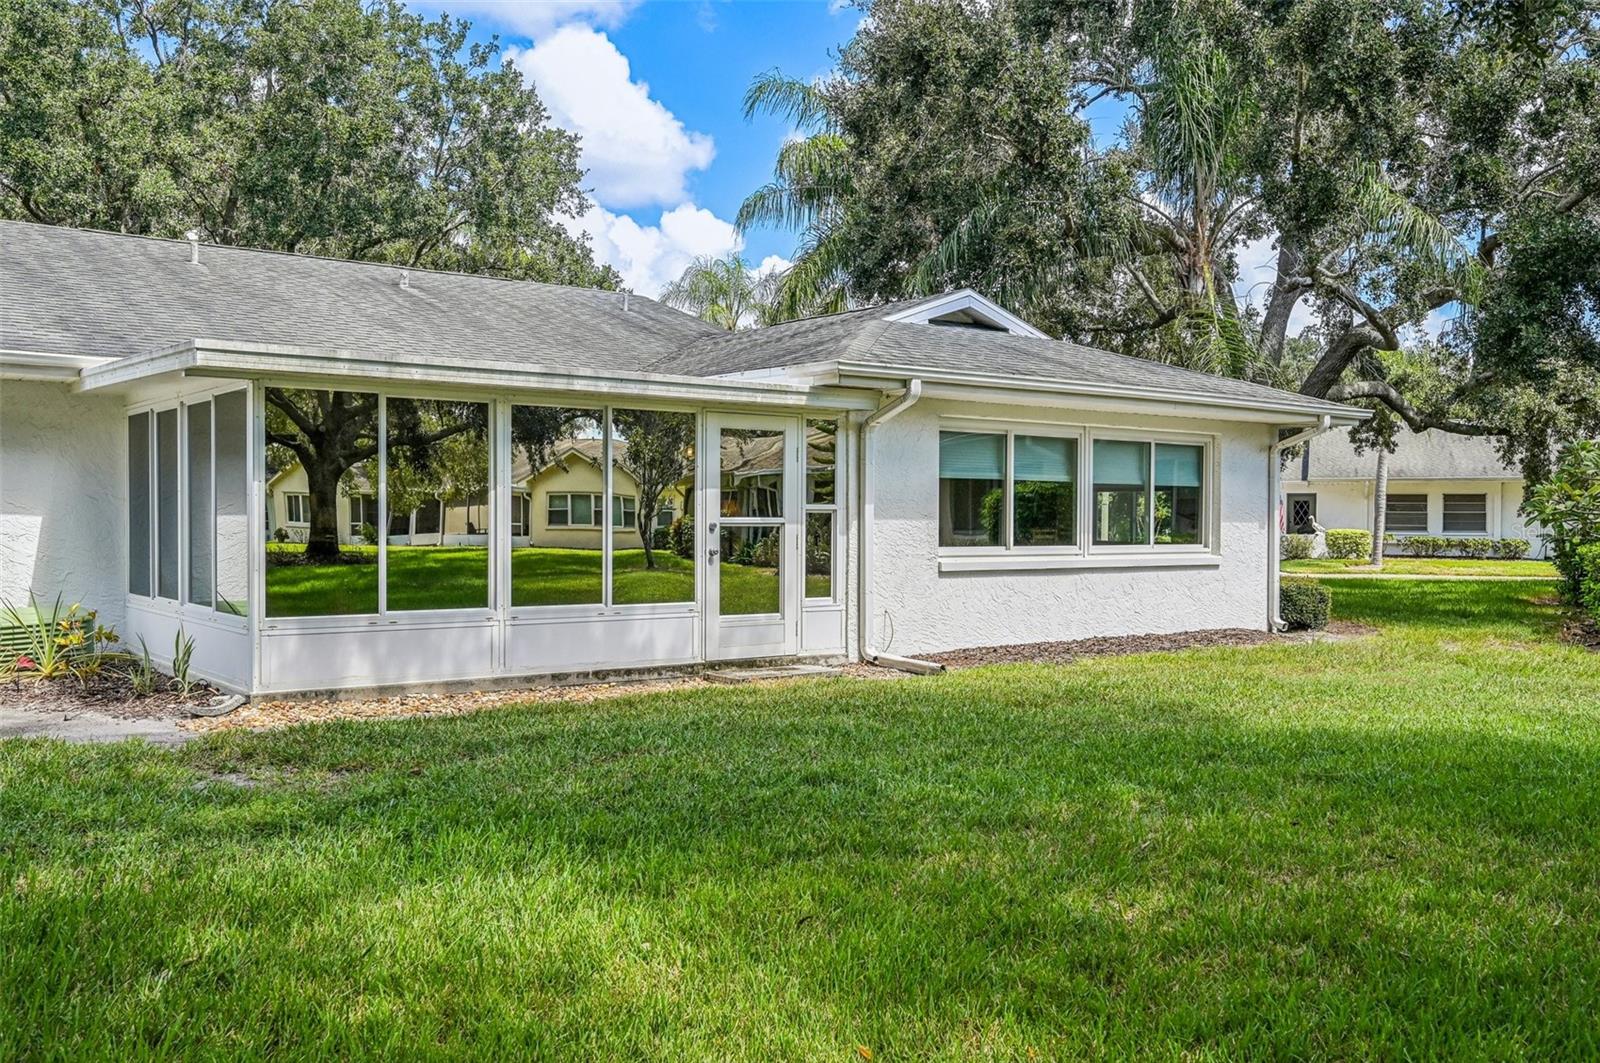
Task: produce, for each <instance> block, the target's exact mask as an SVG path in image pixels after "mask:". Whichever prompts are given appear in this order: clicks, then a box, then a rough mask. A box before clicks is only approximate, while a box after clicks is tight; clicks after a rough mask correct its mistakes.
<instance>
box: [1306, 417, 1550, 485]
mask: <svg viewBox="0 0 1600 1063" xmlns="http://www.w3.org/2000/svg"><path fill="white" fill-rule="evenodd" d="M1377 460H1378V459H1377V457H1376V455H1374V453H1373V452H1372V450H1371V449H1368V450H1367V451H1366V452H1365V453H1362V454H1357V453H1356V448H1355V445H1354V444H1352V443H1351V442H1350V434H1349V433H1348V432H1329V433H1327V434H1326V435H1320V436H1318V437H1317V438H1315V439H1313V440H1312V441H1311V446H1310V465H1311V479H1313V480H1370V479H1372V477H1373V475H1374V474H1375V473H1376V471H1377ZM1285 475H1287V476H1291V477H1295V478H1298V477H1299V476H1300V475H1301V465H1300V463H1298V462H1296V463H1292V464H1291V465H1290V466H1289V469H1288V470H1287V472H1286V474H1285ZM1389 479H1390V480H1520V479H1522V474H1521V473H1519V472H1518V471H1517V470H1515V469H1512V468H1509V467H1507V466H1506V464H1505V462H1503V461H1501V460H1500V456H1499V455H1498V454H1496V453H1495V443H1494V440H1493V439H1491V438H1488V437H1485V436H1461V435H1454V434H1452V433H1450V432H1439V431H1434V430H1429V431H1427V432H1412V431H1409V430H1406V429H1401V431H1400V432H1399V434H1398V435H1397V436H1396V437H1395V451H1394V455H1393V456H1392V457H1390V459H1389Z"/></svg>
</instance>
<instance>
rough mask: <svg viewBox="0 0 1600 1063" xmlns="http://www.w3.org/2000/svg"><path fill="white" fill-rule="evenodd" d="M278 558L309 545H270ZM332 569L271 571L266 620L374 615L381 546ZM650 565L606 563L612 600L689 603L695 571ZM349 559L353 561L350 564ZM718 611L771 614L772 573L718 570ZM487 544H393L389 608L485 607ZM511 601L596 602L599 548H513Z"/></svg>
mask: <svg viewBox="0 0 1600 1063" xmlns="http://www.w3.org/2000/svg"><path fill="white" fill-rule="evenodd" d="M269 550H270V551H271V552H272V554H273V555H275V556H278V557H294V556H297V555H299V554H302V553H304V550H305V548H304V547H302V546H294V545H281V544H274V545H272V546H271V547H269ZM345 557H346V563H344V564H338V565H296V564H273V565H268V566H267V615H268V616H330V615H353V614H360V613H375V612H377V610H378V550H377V547H374V546H358V547H346V548H345ZM655 560H656V567H655V568H654V569H647V568H645V563H644V551H643V550H618V551H616V553H615V555H614V556H613V559H612V567H613V578H614V579H615V582H616V588H615V594H614V595H613V600H614V601H615V602H616V603H618V604H621V605H637V604H641V603H647V602H692V601H694V565H693V563H692V562H690V561H687V560H685V559H683V558H680V557H678V556H676V555H674V554H672V553H670V552H668V551H664V550H657V551H656V552H655ZM351 562H355V563H351ZM721 570H722V574H721V579H722V597H723V611H724V612H726V613H761V612H777V610H778V604H777V586H778V585H777V580H776V579H775V578H774V575H773V571H772V570H771V569H762V568H756V567H754V566H749V565H734V564H724V565H722V566H721ZM488 571H489V554H488V550H487V548H486V547H481V546H480V547H470V546H467V547H455V546H391V547H389V608H390V609H464V608H465V609H470V608H474V607H482V606H483V605H485V604H486V603H487V601H488V596H489V591H488ZM511 581H512V586H511V601H512V604H513V605H519V606H522V605H575V604H578V605H581V604H593V603H598V602H599V601H600V600H601V598H600V592H601V572H600V552H599V551H598V550H559V549H551V548H544V547H529V548H522V549H517V550H513V551H512V552H511ZM806 593H807V594H808V595H811V596H826V595H827V593H828V580H827V577H826V576H807V577H806Z"/></svg>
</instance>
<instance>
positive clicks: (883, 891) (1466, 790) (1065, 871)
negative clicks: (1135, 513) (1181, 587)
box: [0, 580, 1600, 1060]
mask: <svg viewBox="0 0 1600 1063" xmlns="http://www.w3.org/2000/svg"><path fill="white" fill-rule="evenodd" d="M1333 590H1334V595H1335V598H1334V603H1335V610H1336V612H1337V613H1338V615H1339V616H1340V617H1342V618H1344V619H1347V620H1354V621H1359V622H1362V623H1366V624H1372V625H1377V626H1378V627H1379V628H1380V633H1379V634H1378V635H1376V636H1374V637H1371V638H1366V639H1357V640H1354V641H1340V642H1322V643H1314V644H1289V643H1285V644H1278V645H1273V646H1270V647H1262V648H1253V649H1240V648H1232V649H1212V650H1200V651H1191V652H1187V653H1183V654H1179V655H1167V656H1136V657H1122V658H1101V659H1095V660H1086V661H1081V662H1079V663H1077V664H1074V665H1071V666H1067V667H1039V666H1004V667H991V668H984V669H977V670H972V671H967V672H960V673H954V674H949V675H945V676H939V677H932V678H918V679H908V680H903V681H898V682H870V681H862V680H827V681H813V682H804V683H799V684H793V685H788V686H782V687H770V686H768V687H727V688H704V689H698V688H697V689H695V690H694V691H693V692H692V693H684V692H679V693H675V694H657V695H636V696H632V697H628V698H623V699H619V700H614V701H608V702H601V703H591V704H586V705H579V704H567V705H562V704H546V705H540V706H537V707H533V708H529V709H513V710H504V711H495V712H488V713H483V714H480V715H476V716H471V717H464V718H455V719H441V720H433V721H398V722H388V723H346V724H332V725H323V726H315V727H304V728H299V729H294V730H289V731H283V732H277V733H268V734H257V735H249V734H238V733H234V734H228V735H220V736H215V737H212V738H209V739H206V740H205V741H202V742H200V743H198V744H196V745H193V746H190V747H187V748H185V749H183V750H181V751H179V752H158V751H156V750H153V749H150V748H148V747H143V746H139V745H121V746H114V747H99V748H94V747H68V746H64V745H60V744H55V743H46V742H5V743H0V875H3V878H0V884H3V887H4V892H3V894H0V897H3V900H0V1057H11V1058H15V1057H67V1056H72V1057H79V1056H112V1055H115V1056H143V1055H160V1054H177V1053H190V1054H201V1053H209V1054H214V1055H224V1054H227V1055H233V1054H266V1053H268V1052H271V1053H274V1054H278V1055H288V1056H307V1055H317V1056H344V1057H356V1056H361V1057H371V1056H379V1055H407V1056H416V1055H428V1056H441V1057H443V1056H454V1055H468V1054H470V1055H476V1056H520V1055H528V1054H534V1055H547V1056H548V1055H562V1056H569V1057H581V1058H590V1059H637V1058H653V1059H674V1060H676V1059H682V1058H693V1059H716V1060H725V1059H760V1060H766V1059H800V1058H811V1059H824V1060H847V1059H858V1058H859V1057H858V1056H856V1055H855V1054H854V1053H855V1046H857V1045H862V1046H866V1047H867V1048H868V1049H870V1051H871V1052H872V1053H873V1056H874V1058H875V1059H877V1060H891V1059H928V1058H946V1059H966V1058H973V1057H988V1058H1002V1059H1016V1060H1024V1059H1030V1058H1034V1055H1033V1053H1037V1057H1038V1058H1041V1059H1059V1058H1071V1057H1082V1056H1093V1057H1111V1058H1119V1057H1126V1056H1129V1055H1146V1056H1156V1057H1161V1058H1178V1057H1197V1056H1198V1057H1210V1058H1234V1057H1258V1058H1263V1057H1271V1058H1307V1057H1322V1058H1328V1057H1332V1058H1352V1057H1366V1058H1373V1057H1379V1058H1405V1057H1413V1058H1415V1057H1430V1058H1460V1057H1468V1058H1585V1057H1593V1056H1594V1055H1595V1054H1596V1053H1597V1052H1600V1023H1597V1022H1596V1021H1595V1016H1596V1014H1600V948H1597V947H1596V934H1597V929H1596V928H1597V927H1600V786H1596V785H1595V780H1596V779H1597V778H1600V666H1597V660H1600V659H1597V658H1596V657H1595V656H1594V655H1593V654H1592V653H1588V652H1586V651H1583V650H1579V649H1576V648H1573V647H1569V646H1565V645H1562V644H1560V643H1558V642H1557V641H1556V626H1557V615H1556V613H1555V611H1554V610H1553V609H1552V608H1550V607H1548V606H1546V605H1542V604H1538V603H1539V601H1540V600H1541V599H1542V598H1543V597H1544V596H1546V595H1548V594H1549V593H1550V584H1548V583H1543V582H1516V583H1512V582H1498V583H1496V582H1482V583H1438V582H1431V583H1429V582H1411V583H1407V582H1404V581H1388V582H1383V581H1353V580H1352V581H1340V582H1339V583H1338V584H1337V585H1335V586H1334V588H1333ZM1179 677H1181V681H1179ZM240 779H242V780H244V781H246V782H248V783H249V785H248V786H241V785H237V783H236V782H235V781H233V780H240Z"/></svg>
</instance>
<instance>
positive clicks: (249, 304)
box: [0, 221, 1350, 413]
mask: <svg viewBox="0 0 1600 1063" xmlns="http://www.w3.org/2000/svg"><path fill="white" fill-rule="evenodd" d="M404 276H405V278H406V282H407V283H406V286H405V287H402V286H401V278H402V271H401V270H400V269H399V268H398V267H394V266H383V265H376V264H372V263H363V262H345V261H338V260H333V259H320V258H311V257H308V256H304V255H291V254H283V253H278V252H270V251H255V250H247V249H243V248H231V247H221V246H218V245H214V244H206V245H202V246H201V248H200V262H199V263H198V264H193V263H191V262H190V259H189V245H188V244H187V243H186V242H185V241H182V240H162V239H153V238H148V237H130V236H123V235H119V234H115V233H101V232H93V231H90V230H84V229H66V228H58V227H54V226H45V225H35V224H31V223H27V222H14V221H0V349H10V350H20V351H30V352H40V353H50V354H76V355H100V356H105V357H123V356H127V355H134V354H143V353H146V352H150V351H156V350H160V349H163V348H167V347H171V346H174V345H178V344H182V343H185V342H188V341H190V340H194V339H206V340H220V341H232V342H237V343H241V344H284V345H289V346H299V347H311V348H339V349H344V350H350V351H354V352H358V353H361V354H366V355H369V356H374V355H375V356H378V357H394V358H406V359H417V360H422V361H427V362H434V363H441V364H443V363H448V362H450V361H451V360H452V359H461V358H482V359H490V360H496V359H498V360H503V361H506V362H514V363H517V364H519V365H521V366H537V367H548V368H551V369H557V370H564V369H583V370H589V371H600V372H619V373H624V374H627V373H643V372H655V373H670V374H677V375H683V376H723V375H729V374H734V373H742V372H751V371H756V370H767V369H777V368H781V367H785V366H793V365H802V364H807V363H817V362H843V363H851V364H860V365H865V366H868V367H872V366H883V367H904V366H913V367H919V368H924V369H927V370H929V371H930V373H936V372H938V371H940V370H944V371H948V372H951V373H980V374H988V375H990V376H995V377H1007V378H1025V379H1029V380H1037V381H1041V382H1048V383H1053V384H1058V385H1063V386H1084V387H1088V388H1110V389H1118V388H1121V389H1144V390H1146V391H1155V392H1160V393H1164V394H1167V395H1171V396H1172V397H1174V398H1176V399H1182V398H1193V399H1199V400H1203V401H1205V400H1209V401H1212V402H1239V403H1245V404H1254V405H1267V406H1271V407H1273V408H1280V409H1287V410H1295V411H1304V412H1309V413H1326V412H1344V413H1348V412H1350V411H1349V408H1348V407H1340V406H1337V405H1334V404H1330V403H1326V402H1323V401H1321V400H1317V399H1311V398H1306V397H1305V396H1300V395H1295V394H1292V393H1288V392H1282V391H1277V390H1275V389H1273V388H1267V387H1263V386H1260V385H1257V384H1250V383H1246V382H1244V381H1238V380H1230V379H1226V378H1223V377H1218V376H1212V375H1210V374H1206V373H1196V372H1191V371H1189V370H1185V369H1178V368H1175V367H1173V366H1167V365H1161V364H1158V363H1155V362H1150V361H1145V360H1142V359H1137V358H1128V357H1124V356H1122V355H1116V354H1111V353H1109V352H1106V351H1099V350H1094V349H1092V348H1088V347H1080V346H1077V345H1076V344H1071V343H1061V342H1057V341H1053V340H1048V339H1039V338H1035V337H1029V336H1017V335H1011V334H1008V333H1004V332H996V331H992V330H987V329H975V328H961V327H947V326H940V325H927V324H918V323H912V322H891V321H887V320H885V317H886V316H888V315H890V314H893V313H894V312H895V311H897V310H899V309H902V308H904V307H910V306H915V305H917V304H918V303H919V302H922V300H910V301H906V302H902V303H891V304H889V305H887V306H878V307H871V308H866V309H860V310H852V311H847V312H845V313H841V314H835V315H831V316H828V317H818V318H811V319H807V320H804V321H796V322H790V323H787V324H783V325H776V326H773V327H770V328H765V329H758V330H754V331H748V332H739V333H728V332H723V331H721V330H718V329H716V328H713V327H712V326H710V325H708V324H706V323H704V322H702V321H700V320H698V319H696V318H693V317H690V316H689V315H687V314H683V313H679V312H678V311H676V310H672V309H670V308H668V307H665V306H663V305H661V304H660V303H657V302H655V301H653V300H650V299H645V298H641V297H639V296H633V297H631V298H630V299H629V300H628V309H627V310H626V311H625V310H624V309H623V297H622V295H620V294H619V293H616V292H603V291H598V290H595V289H587V288H569V287H563V286H560V285H551V284H537V283H533V282H528V281H505V280H499V279H496V278H491V277H479V276H468V275H463V274H456V273H438V272H431V271H424V270H410V271H407V272H406V273H405V274H404Z"/></svg>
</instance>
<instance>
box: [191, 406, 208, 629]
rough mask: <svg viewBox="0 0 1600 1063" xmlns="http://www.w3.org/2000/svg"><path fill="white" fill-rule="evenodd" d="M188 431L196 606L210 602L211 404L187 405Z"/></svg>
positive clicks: (192, 585)
mask: <svg viewBox="0 0 1600 1063" xmlns="http://www.w3.org/2000/svg"><path fill="white" fill-rule="evenodd" d="M184 416H185V419H186V420H187V422H188V424H187V432H188V444H189V446H188V466H189V468H188V473H189V494H188V506H187V509H188V513H187V515H186V516H187V520H188V529H189V598H188V600H189V601H191V602H193V603H194V604H196V605H210V604H211V548H212V545H213V543H214V541H215V539H214V536H213V534H212V525H211V518H212V506H211V404H210V403H209V402H201V403H194V404H192V405H189V406H185V407H184Z"/></svg>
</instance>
